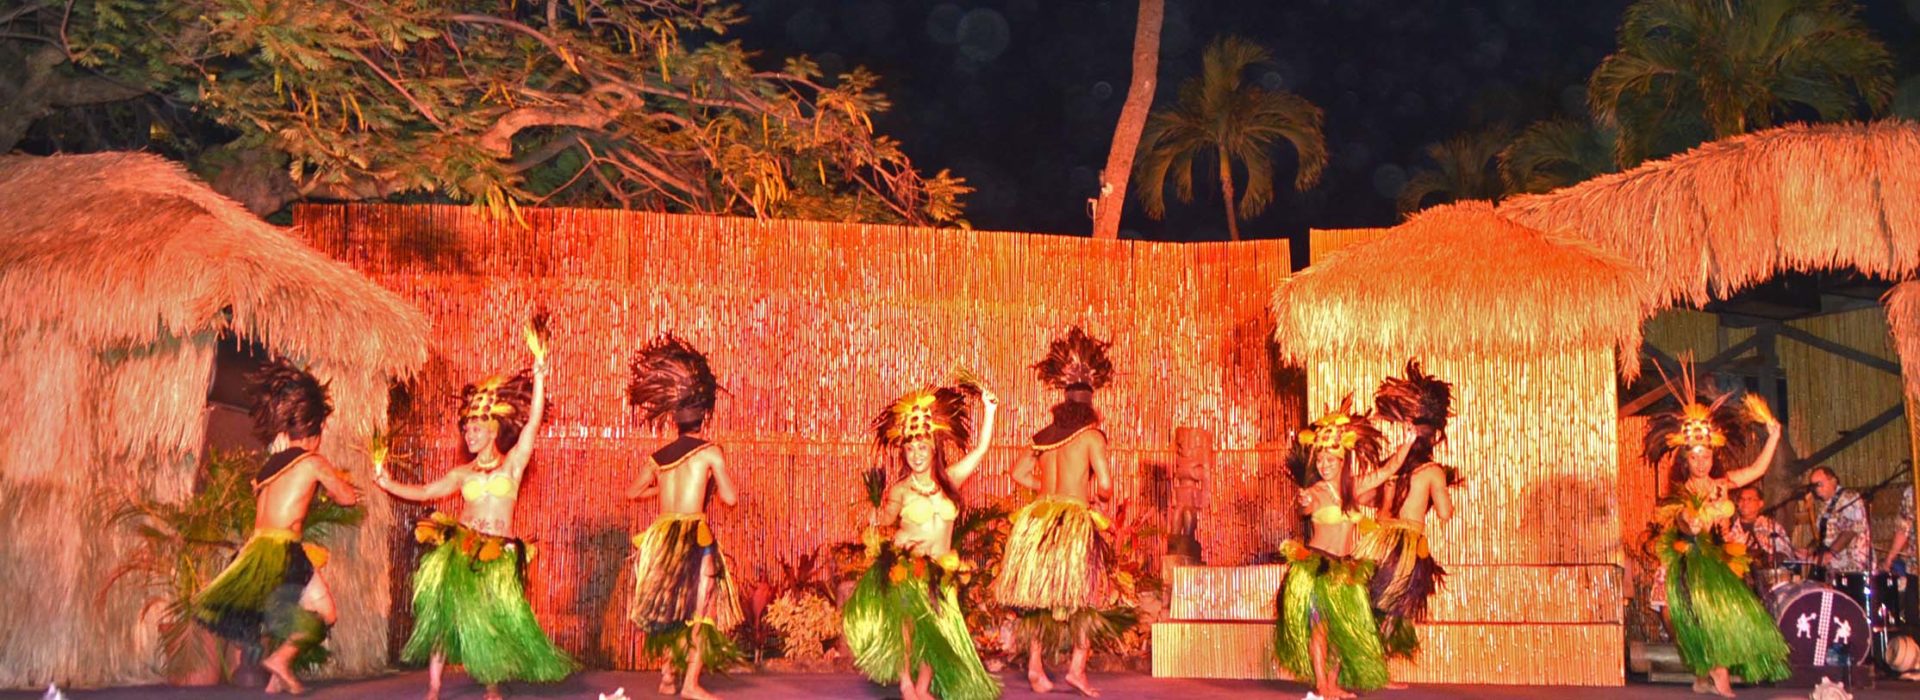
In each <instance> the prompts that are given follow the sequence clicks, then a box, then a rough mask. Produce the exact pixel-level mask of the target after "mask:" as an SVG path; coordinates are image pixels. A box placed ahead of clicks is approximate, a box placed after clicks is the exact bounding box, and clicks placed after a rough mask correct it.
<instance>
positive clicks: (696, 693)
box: [680, 681, 720, 700]
mask: <svg viewBox="0 0 1920 700" xmlns="http://www.w3.org/2000/svg"><path fill="white" fill-rule="evenodd" d="M680 697H683V698H687V699H688V700H720V698H719V697H717V696H715V695H714V694H713V693H709V692H707V689H706V688H702V687H700V684H699V683H694V682H692V681H689V682H687V687H685V688H681V689H680Z"/></svg>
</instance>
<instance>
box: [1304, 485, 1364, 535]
mask: <svg viewBox="0 0 1920 700" xmlns="http://www.w3.org/2000/svg"><path fill="white" fill-rule="evenodd" d="M1323 485H1324V486H1326V487H1327V490H1328V491H1333V482H1330V481H1322V482H1320V483H1319V484H1315V485H1313V486H1312V487H1310V488H1316V489H1317V488H1320V487H1321V486H1323ZM1330 495H1333V496H1334V500H1335V501H1336V502H1334V503H1329V504H1326V505H1324V506H1320V507H1319V508H1315V509H1313V515H1312V516H1311V517H1312V518H1313V524H1315V525H1344V524H1351V523H1357V522H1360V521H1361V520H1362V519H1364V518H1365V517H1366V515H1365V514H1363V513H1360V512H1358V511H1355V512H1348V511H1346V510H1344V509H1342V508H1341V507H1340V504H1339V503H1338V501H1339V495H1338V494H1337V493H1336V494H1330Z"/></svg>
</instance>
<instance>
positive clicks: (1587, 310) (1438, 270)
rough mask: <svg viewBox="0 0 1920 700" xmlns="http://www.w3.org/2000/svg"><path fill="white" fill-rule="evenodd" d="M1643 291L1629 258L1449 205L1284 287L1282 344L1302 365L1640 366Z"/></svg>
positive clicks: (1466, 205)
mask: <svg viewBox="0 0 1920 700" xmlns="http://www.w3.org/2000/svg"><path fill="white" fill-rule="evenodd" d="M1642 284H1643V283H1642V281H1641V278H1640V276H1639V274H1638V272H1637V271H1636V270H1634V269H1632V268H1631V267H1629V266H1628V265H1627V264H1626V263H1625V262H1623V261H1621V260H1619V259H1618V258H1616V257H1614V256H1611V255H1607V254H1605V253H1603V252H1600V251H1598V250H1595V249H1594V248H1593V247H1592V246H1589V245H1586V244H1583V243H1579V242H1576V241H1569V240H1564V239H1558V238H1555V237H1552V236H1548V235H1546V234H1543V233H1541V232H1539V231H1535V230H1533V229H1529V228H1527V227H1525V226H1522V225H1519V224H1517V223H1514V222H1512V221H1509V220H1506V219H1504V218H1501V217H1500V216H1498V215H1496V214H1495V213H1494V210H1493V205H1491V204H1489V203H1486V202H1463V203H1456V204H1448V205H1442V206H1438V207H1433V208H1431V209H1428V210H1426V211H1424V212H1421V213H1420V214H1417V215H1415V216H1414V217H1413V218H1412V219H1410V220H1408V221H1407V222H1406V223H1404V224H1401V225H1399V226H1396V227H1393V228H1391V229H1387V230H1385V231H1383V232H1382V235H1379V236H1377V237H1375V238H1373V239H1372V240H1368V241H1365V242H1360V243H1355V244H1353V245H1350V246H1348V247H1346V248H1344V249H1342V250H1340V251H1339V252H1337V253H1334V254H1332V255H1330V256H1328V257H1327V259H1325V260H1324V261H1316V263H1315V264H1314V265H1313V266H1312V267H1309V268H1307V269H1306V270H1304V271H1302V272H1300V273H1299V274H1296V275H1294V276H1293V277H1292V278H1290V279H1288V280H1287V281H1286V282H1284V283H1282V284H1281V285H1280V287H1279V289H1278V290H1277V291H1276V292H1275V293H1274V297H1273V309H1274V317H1275V319H1276V323H1277V328H1276V330H1275V333H1274V338H1275V340H1276V341H1277V342H1278V343H1279V346H1280V350H1281V352H1282V354H1283V355H1285V356H1286V357H1287V358H1288V359H1289V360H1291V361H1295V362H1300V363H1309V362H1313V361H1316V360H1319V359H1325V358H1333V357H1339V356H1342V355H1346V354H1351V353H1359V354H1365V355H1370V356H1387V357H1433V356H1463V355H1492V356H1509V357H1513V356H1533V355H1537V354H1540V353H1545V352H1555V351H1563V350H1571V349H1576V348H1592V347H1605V346H1615V347H1619V348H1623V349H1624V350H1625V352H1623V353H1622V356H1625V357H1637V355H1636V354H1635V352H1634V351H1636V350H1637V349H1638V348H1639V346H1640V322H1641V320H1642V315H1641V306H1640V299H1641V298H1642V296H1643V295H1644V291H1643V287H1642ZM1437 300H1444V301H1437ZM1625 364H1629V363H1623V365H1625ZM1621 369H1622V371H1625V372H1629V373H1632V372H1635V371H1636V368H1632V367H1625V366H1623V367H1622V368H1621Z"/></svg>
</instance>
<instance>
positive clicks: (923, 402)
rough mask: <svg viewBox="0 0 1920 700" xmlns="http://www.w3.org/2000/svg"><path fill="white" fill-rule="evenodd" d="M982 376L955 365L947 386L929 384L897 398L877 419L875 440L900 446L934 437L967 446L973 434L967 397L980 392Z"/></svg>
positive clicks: (878, 443) (888, 444) (957, 445)
mask: <svg viewBox="0 0 1920 700" xmlns="http://www.w3.org/2000/svg"><path fill="white" fill-rule="evenodd" d="M980 386H981V383H980V379H979V377H977V376H975V375H974V373H973V372H971V371H969V370H967V369H965V368H961V367H955V368H954V369H953V371H952V373H951V378H950V379H949V383H948V385H947V386H929V387H925V388H921V389H915V390H913V391H910V392H907V393H906V394H905V395H904V396H901V397H900V398H897V399H894V400H893V402H892V403H890V404H888V405H887V407H886V409H884V410H882V411H880V415H878V416H874V419H873V441H874V444H875V445H878V446H880V447H898V446H900V445H905V444H907V443H909V442H913V441H914V440H918V439H921V438H932V439H933V440H935V441H937V442H945V443H948V444H950V445H953V446H956V447H964V446H966V444H967V443H968V441H969V440H971V439H972V437H973V416H972V414H970V413H968V412H967V399H968V398H969V397H972V396H976V395H978V394H979V393H980Z"/></svg>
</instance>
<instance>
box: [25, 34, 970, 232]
mask: <svg viewBox="0 0 1920 700" xmlns="http://www.w3.org/2000/svg"><path fill="white" fill-rule="evenodd" d="M742 20H743V17H742V16H741V15H740V13H739V12H738V9H737V8H736V7H735V6H733V5H731V4H728V3H724V2H709V1H707V0H564V1H563V0H547V1H545V2H526V1H510V0H509V1H502V0H494V1H487V0H334V1H326V0H180V1H178V2H166V3H154V2H147V1H145V0H74V1H73V2H72V3H71V4H68V3H67V2H60V1H56V0H26V2H25V4H24V5H21V6H19V7H18V8H16V9H13V10H10V11H6V12H4V13H0V75H3V76H10V77H0V98H10V99H5V100H0V150H11V149H12V148H14V147H16V146H17V145H19V144H21V143H22V142H23V140H34V139H39V140H41V141H44V142H47V143H50V144H52V145H53V146H54V147H59V148H76V147H77V148H86V147H87V146H89V145H91V146H93V147H103V146H105V147H129V146H131V147H148V148H156V149H159V150H162V151H165V152H168V153H170V154H172V155H175V156H176V157H180V158H183V159H185V160H188V161H190V162H191V163H193V164H194V166H195V167H196V169H197V170H199V171H200V172H201V173H202V174H203V175H206V176H207V177H208V178H209V179H210V180H211V181H212V182H213V183H214V185H215V186H216V187H217V188H219V189H222V190H223V191H225V192H227V193H228V194H230V195H232V196H234V197H236V198H237V199H239V200H241V201H242V202H243V203H246V204H247V205H248V206H249V207H250V208H252V209H253V210H254V211H256V212H261V213H266V212H272V211H276V210H278V209H280V208H281V207H283V206H284V205H285V204H287V203H289V202H291V201H295V200H299V199H305V198H321V199H349V200H363V199H382V198H390V197H396V196H422V195H425V196H441V197H447V198H451V199H454V200H459V201H474V202H478V203H481V204H484V205H486V206H489V207H491V208H493V209H495V210H496V211H500V212H503V213H507V212H511V211H514V210H516V209H517V207H518V206H519V205H521V204H525V203H552V204H567V205H580V206H619V207H626V208H636V209H650V210H663V211H680V212H705V213H727V214H736V215H750V216H759V217H786V218H802V219H821V220H860V221H878V222H901V223H911V224H928V225H941V224H953V223H964V222H962V221H961V220H960V215H961V198H962V197H963V196H964V195H965V194H966V193H967V192H968V191H969V188H968V187H966V185H965V184H964V183H963V182H962V181H961V180H960V179H959V178H957V177H954V176H952V175H950V174H948V173H947V172H946V171H944V170H943V171H940V172H938V173H935V174H932V175H924V174H922V173H921V172H920V171H918V170H917V169H915V168H914V166H913V164H912V163H911V161H910V160H909V159H908V157H907V156H906V154H905V153H903V152H902V151H901V150H900V147H899V144H898V143H897V142H896V141H894V140H893V139H890V138H888V137H886V136H884V135H880V134H877V133H875V132H874V129H873V115H875V114H876V113H879V112H881V111H883V110H885V109H887V107H888V103H887V100H886V98H885V97H884V96H883V95H881V94H880V93H878V92H876V91H875V86H876V84H877V83H878V76H876V75H875V74H873V73H871V72H868V71H866V70H863V69H854V70H850V71H848V72H846V73H844V74H841V75H837V76H831V77H829V76H823V75H822V74H821V70H820V69H819V67H818V66H817V65H816V64H814V63H813V62H811V61H810V60H808V59H806V58H804V57H795V58H790V59H787V60H785V61H784V62H783V63H782V65H780V66H779V67H777V68H767V67H759V66H756V65H755V63H756V60H755V59H756V58H757V57H756V56H755V55H754V54H753V53H752V52H751V51H749V50H747V49H746V48H745V47H743V46H741V45H740V44H739V43H737V42H733V41H728V40H726V32H727V30H728V28H729V27H731V26H734V25H736V24H738V23H739V22H741V21H742ZM82 126H84V127H85V129H84V130H82V129H80V128H79V127H82ZM103 133H104V135H103Z"/></svg>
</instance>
